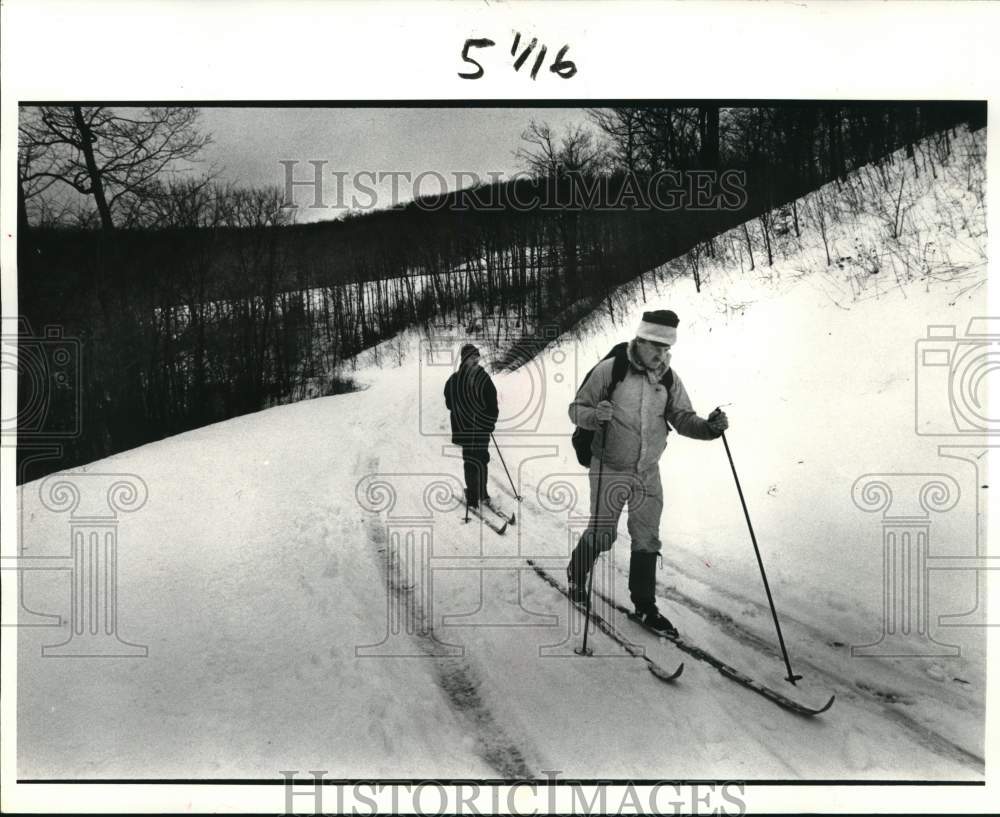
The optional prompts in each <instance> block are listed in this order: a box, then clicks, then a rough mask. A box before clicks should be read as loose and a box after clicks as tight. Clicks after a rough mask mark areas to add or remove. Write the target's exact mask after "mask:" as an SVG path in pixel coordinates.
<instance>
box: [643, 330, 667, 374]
mask: <svg viewBox="0 0 1000 817" xmlns="http://www.w3.org/2000/svg"><path fill="white" fill-rule="evenodd" d="M635 349H636V352H637V353H638V355H639V362H640V363H642V365H643V366H645V367H646V368H647V369H658V368H660V366H662V365H664V364H665V363H669V362H670V344H669V343H657V342H656V341H654V340H645V339H644V338H636V343H635Z"/></svg>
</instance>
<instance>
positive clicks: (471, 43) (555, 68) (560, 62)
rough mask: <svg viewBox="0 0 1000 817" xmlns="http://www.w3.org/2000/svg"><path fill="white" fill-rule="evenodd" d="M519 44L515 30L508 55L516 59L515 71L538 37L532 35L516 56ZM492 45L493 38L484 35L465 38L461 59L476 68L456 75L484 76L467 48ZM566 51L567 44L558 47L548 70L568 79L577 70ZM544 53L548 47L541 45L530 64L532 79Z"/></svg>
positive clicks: (526, 58)
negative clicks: (567, 56) (477, 37)
mask: <svg viewBox="0 0 1000 817" xmlns="http://www.w3.org/2000/svg"><path fill="white" fill-rule="evenodd" d="M520 44H521V35H520V33H518V32H515V33H514V42H513V44H512V45H511V47H510V55H511V56H512V57H517V59H515V60H514V70H515V71H520V70H521V67H522V66H523V65H524V64H525V63H526V62H527V61H528V58H529V57H530V56H531V54H532V52H533V51H534V50H535V47H536V46H537V45H538V39H537V38H535V37H533V38H532V39H531V41H530V42H529V43H528V44H527V46H525V48H524V50H523V51H522V52H521V54H520V56H518V54H517V49H518V47H519V46H520ZM494 45H496V43H495V42H493V40H489V39H486V38H485V37H483V38H481V39H469V40H466V41H465V45H464V46H463V47H462V61H463V62H467V63H469V64H470V65H474V66H475V67H476V70H475V71H470V72H467V73H462V72H461V71H459V73H458V75H459V76H460V77H461V78H462V79H479V78H481V77H482V76H484V75H485V73H486V70H485V69H484V68H483V66H482V65H481V64H480V63H479V62H478V61H477V60H475V59H473V58H472V57H470V56H469V50H470V49H472V48H490V47H491V46H494ZM567 51H569V46H568V45H564V46H563V47H562V48H560V49H559V51H558V53H557V54H556V58H555V59H554V60H553V61H552V65H551V66H549V71H551V72H552V73H553V74H556V75H557V76H559V77H562V78H563V79H569V78H570V77H572V76H574V75H575V74H576V70H577V69H576V63H575V62H573V61H572V60H567V59H565V57H566V52H567ZM546 53H548V47H547V46H544V45H543V46H542V47H541V49H540V50H539V52H538V54H537V56H536V57H535V61H534V63H533V65H532V66H531V78H532V79H536V78H537V76H538V71H539V69H540V68H541V67H542V64H543V63H544V62H545V55H546Z"/></svg>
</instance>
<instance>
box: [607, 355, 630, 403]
mask: <svg viewBox="0 0 1000 817" xmlns="http://www.w3.org/2000/svg"><path fill="white" fill-rule="evenodd" d="M609 357H613V358H614V359H615V362H614V364H613V365H612V367H611V382H610V383H609V384H608V393H607V396H606V397H605V398H604V399H605V400H610V399H611V395H612V394H613V393H614V391H615V386H617V385H618V384H619V383H621V382H622V381H623V380H624V379H625V375H627V374H628V343H627V342H626V343H619V344H618V345H617V346H615V347H614V348H613V349H612V350H611V351H610V352H608V353H607V355H605V357H604V359H605V360H607V359H608V358H609Z"/></svg>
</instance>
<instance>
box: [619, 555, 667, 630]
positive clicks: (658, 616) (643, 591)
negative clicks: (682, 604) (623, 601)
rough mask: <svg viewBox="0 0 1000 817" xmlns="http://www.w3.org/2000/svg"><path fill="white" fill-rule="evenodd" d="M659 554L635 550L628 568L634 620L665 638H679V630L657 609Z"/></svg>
mask: <svg viewBox="0 0 1000 817" xmlns="http://www.w3.org/2000/svg"><path fill="white" fill-rule="evenodd" d="M657 556H659V554H658V553H650V552H648V551H644V550H633V551H632V558H631V560H630V562H629V568H628V589H629V592H630V593H631V595H632V604H634V605H635V613H634V615H633V616H632V618H633V619H634V620H635V621H637V622H638V623H639V624H641V625H642V626H643V627H645V628H646V629H647V630H650V631H651V632H654V633H656V634H657V635H661V636H663V637H664V638H677V636H678V632H677V628H676V627H675V626H674V625H673V624H672V623H671V621H670V619H668V618H667V617H666V616H665V615H663V614H662V613H661V612H660V611H659V610H658V609H657V607H656V557H657Z"/></svg>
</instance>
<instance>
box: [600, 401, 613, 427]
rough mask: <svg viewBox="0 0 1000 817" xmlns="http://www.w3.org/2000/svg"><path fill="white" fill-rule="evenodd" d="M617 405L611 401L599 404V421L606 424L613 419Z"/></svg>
mask: <svg viewBox="0 0 1000 817" xmlns="http://www.w3.org/2000/svg"><path fill="white" fill-rule="evenodd" d="M614 410H615V404H614V403H612V402H611V401H610V400H602V401H601V402H600V403H598V404H597V419H598V420H599V421H600V422H602V423H606V422H608V420H610V419H611V416H612V414H614Z"/></svg>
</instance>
